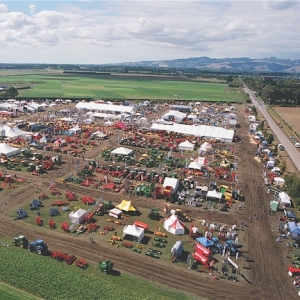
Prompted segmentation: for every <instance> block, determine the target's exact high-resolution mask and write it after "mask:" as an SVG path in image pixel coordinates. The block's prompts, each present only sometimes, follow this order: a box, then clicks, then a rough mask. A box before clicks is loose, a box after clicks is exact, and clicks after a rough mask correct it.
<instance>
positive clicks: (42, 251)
mask: <svg viewBox="0 0 300 300" xmlns="http://www.w3.org/2000/svg"><path fill="white" fill-rule="evenodd" d="M27 250H28V251H29V252H35V253H36V254H38V255H46V254H47V253H48V246H47V244H46V243H45V242H44V240H41V239H37V240H36V241H34V242H30V243H29V244H28V245H27Z"/></svg>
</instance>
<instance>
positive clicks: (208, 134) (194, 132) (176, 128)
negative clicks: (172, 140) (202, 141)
mask: <svg viewBox="0 0 300 300" xmlns="http://www.w3.org/2000/svg"><path fill="white" fill-rule="evenodd" d="M150 129H151V130H161V131H167V132H177V133H182V134H186V135H191V136H200V137H204V138H208V139H220V140H221V141H224V142H225V143H231V142H232V140H233V136H234V130H232V129H225V128H222V127H216V126H207V125H199V126H194V125H185V124H177V123H174V124H173V125H164V124H157V123H153V124H152V125H151V128H150Z"/></svg>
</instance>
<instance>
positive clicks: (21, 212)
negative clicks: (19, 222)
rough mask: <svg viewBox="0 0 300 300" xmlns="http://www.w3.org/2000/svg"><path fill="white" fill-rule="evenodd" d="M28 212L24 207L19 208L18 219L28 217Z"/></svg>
mask: <svg viewBox="0 0 300 300" xmlns="http://www.w3.org/2000/svg"><path fill="white" fill-rule="evenodd" d="M27 217H28V214H27V212H26V211H25V210H24V209H23V208H18V210H17V219H24V218H27Z"/></svg>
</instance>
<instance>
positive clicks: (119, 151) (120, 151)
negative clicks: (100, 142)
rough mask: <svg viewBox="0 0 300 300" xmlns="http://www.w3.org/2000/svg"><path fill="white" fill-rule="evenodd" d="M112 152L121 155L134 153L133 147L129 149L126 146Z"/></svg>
mask: <svg viewBox="0 0 300 300" xmlns="http://www.w3.org/2000/svg"><path fill="white" fill-rule="evenodd" d="M110 153H111V154H120V155H130V154H132V153H133V150H132V149H128V148H125V147H119V148H116V149H115V150H113V151H111V152H110Z"/></svg>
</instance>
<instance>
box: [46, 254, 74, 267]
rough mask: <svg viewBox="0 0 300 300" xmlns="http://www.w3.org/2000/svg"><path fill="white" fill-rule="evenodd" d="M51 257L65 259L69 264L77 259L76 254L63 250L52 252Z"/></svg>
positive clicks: (59, 259)
mask: <svg viewBox="0 0 300 300" xmlns="http://www.w3.org/2000/svg"><path fill="white" fill-rule="evenodd" d="M51 257H52V258H54V259H55V260H57V261H59V262H63V261H65V262H66V263H67V264H68V265H71V264H73V263H74V262H75V260H76V256H75V255H69V254H67V253H64V252H61V251H54V252H52V253H51Z"/></svg>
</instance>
